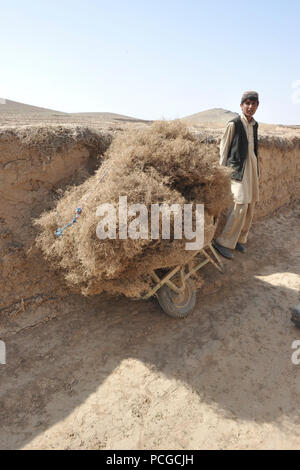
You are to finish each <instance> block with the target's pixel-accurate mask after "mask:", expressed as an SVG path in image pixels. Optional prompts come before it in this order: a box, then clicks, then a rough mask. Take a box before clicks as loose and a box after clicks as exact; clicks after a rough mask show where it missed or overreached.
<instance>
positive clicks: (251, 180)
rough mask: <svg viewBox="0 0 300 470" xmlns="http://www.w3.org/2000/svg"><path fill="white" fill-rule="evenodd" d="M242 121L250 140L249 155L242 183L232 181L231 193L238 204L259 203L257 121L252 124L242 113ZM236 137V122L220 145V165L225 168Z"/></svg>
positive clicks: (227, 131) (229, 124)
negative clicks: (255, 138) (255, 146)
mask: <svg viewBox="0 0 300 470" xmlns="http://www.w3.org/2000/svg"><path fill="white" fill-rule="evenodd" d="M241 120H242V123H243V125H244V129H245V131H246V135H247V138H248V155H247V158H246V164H245V171H244V176H243V179H242V181H235V180H232V181H231V191H232V194H233V199H234V202H235V203H236V204H250V202H257V201H259V181H258V174H257V158H256V155H255V152H254V136H253V126H254V125H255V122H256V121H255V120H254V119H253V118H252V120H251V121H250V122H248V119H247V118H246V116H245V115H244V114H243V113H242V114H241ZM233 136H234V122H229V123H228V124H227V128H226V131H225V133H224V135H223V138H222V140H221V145H220V165H223V166H225V165H226V161H227V157H228V152H229V149H230V145H231V142H232V139H233Z"/></svg>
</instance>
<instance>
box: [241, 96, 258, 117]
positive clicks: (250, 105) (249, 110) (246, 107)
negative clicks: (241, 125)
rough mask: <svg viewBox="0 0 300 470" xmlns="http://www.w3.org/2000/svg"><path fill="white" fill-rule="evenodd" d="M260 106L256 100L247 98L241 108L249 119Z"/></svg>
mask: <svg viewBox="0 0 300 470" xmlns="http://www.w3.org/2000/svg"><path fill="white" fill-rule="evenodd" d="M257 108H258V102H257V101H255V100H246V101H244V103H243V104H241V110H242V111H243V113H244V114H245V116H246V118H247V119H251V118H252V117H253V116H254V114H255V113H256V111H257Z"/></svg>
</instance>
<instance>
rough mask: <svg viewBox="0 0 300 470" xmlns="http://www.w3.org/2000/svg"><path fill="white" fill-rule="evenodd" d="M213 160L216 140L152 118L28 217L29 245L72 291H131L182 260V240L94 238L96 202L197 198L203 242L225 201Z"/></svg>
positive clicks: (224, 184)
mask: <svg viewBox="0 0 300 470" xmlns="http://www.w3.org/2000/svg"><path fill="white" fill-rule="evenodd" d="M218 160H219V156H218V149H217V146H216V145H209V144H208V145H207V144H203V143H200V142H199V140H198V139H197V137H196V136H194V135H193V134H192V133H191V132H190V131H189V130H188V128H187V127H186V126H185V125H184V124H183V123H182V122H180V121H173V122H170V123H169V122H165V121H162V122H156V123H154V124H153V125H152V126H151V127H149V128H146V129H143V130H136V129H135V130H130V131H128V132H126V133H124V134H121V135H118V136H117V137H116V138H115V139H114V140H113V142H112V144H111V146H110V148H109V149H108V151H107V152H106V154H105V156H104V160H103V162H102V165H101V167H100V168H99V169H98V171H97V172H96V174H95V175H94V176H92V177H90V178H89V179H87V180H86V181H85V182H84V183H83V184H82V185H80V186H77V187H73V188H71V189H70V190H68V191H67V192H66V193H65V194H64V196H63V197H62V198H61V199H60V200H59V202H58V203H57V207H56V208H55V209H54V210H53V211H51V212H48V213H45V214H43V215H42V216H41V217H40V218H39V219H38V220H37V221H36V224H37V225H38V226H39V229H40V233H39V235H38V237H37V244H38V246H39V247H40V248H41V249H42V251H43V253H44V255H45V256H46V258H47V259H48V260H49V262H50V263H51V265H52V266H53V267H54V268H56V269H57V268H59V269H61V270H62V272H63V273H64V277H65V279H66V281H67V283H68V285H69V286H70V287H71V288H72V290H73V291H75V292H81V293H83V294H84V295H90V294H98V293H100V292H102V291H106V292H109V293H111V294H120V293H122V294H125V295H126V296H128V297H138V296H140V295H141V294H142V293H144V292H145V291H147V290H148V288H149V287H150V285H151V277H150V275H149V273H150V272H151V271H152V270H153V269H158V268H164V267H171V266H174V265H176V264H179V263H181V262H182V261H183V259H186V257H187V255H189V254H190V252H186V251H185V243H186V240H184V239H183V240H174V239H171V240H163V239H161V238H160V239H159V240H151V239H150V237H149V239H148V240H143V239H138V240H132V239H130V238H128V239H127V240H119V239H118V238H117V239H114V240H111V239H106V240H100V239H99V238H98V237H97V235H96V227H97V224H98V223H99V217H96V210H97V207H98V206H99V205H101V204H104V203H110V204H114V205H115V207H116V208H117V206H118V203H119V196H127V198H128V204H134V203H143V204H145V205H146V206H147V208H150V205H151V204H154V203H159V204H160V203H167V204H170V205H171V204H185V203H190V202H194V203H198V204H200V203H203V204H204V205H205V239H206V241H207V242H208V241H210V240H211V238H212V237H213V233H214V230H215V227H214V225H213V219H214V217H217V216H218V215H219V213H220V211H221V210H222V209H224V208H225V207H227V206H228V205H229V204H230V203H231V191H230V170H228V169H227V168H224V167H220V166H219V165H218ZM108 167H109V171H108V173H107V174H106V176H105V177H104V179H103V180H102V181H101V183H100V184H99V185H98V186H96V185H97V181H98V180H99V178H100V177H101V175H102V174H103V172H104V170H105V169H106V168H108ZM95 187H96V190H95V191H94V192H93V193H92V192H91V191H93V189H94V188H95ZM88 194H91V195H90V198H89V200H88V203H87V205H86V206H84V210H83V212H82V215H81V217H80V218H79V219H78V222H77V223H76V224H74V225H73V226H72V227H71V228H69V229H68V230H65V232H64V233H63V236H62V237H57V236H56V235H55V232H56V230H57V228H58V226H62V225H64V224H66V223H68V222H70V221H71V220H72V219H73V216H74V214H75V211H76V208H77V207H80V205H81V202H82V201H83V200H84V199H85V198H86V196H87V195H88ZM149 212H150V210H149ZM58 214H59V216H58Z"/></svg>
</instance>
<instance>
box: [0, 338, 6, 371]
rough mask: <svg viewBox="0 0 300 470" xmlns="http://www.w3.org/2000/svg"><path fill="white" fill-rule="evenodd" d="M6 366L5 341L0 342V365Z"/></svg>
mask: <svg viewBox="0 0 300 470" xmlns="http://www.w3.org/2000/svg"><path fill="white" fill-rule="evenodd" d="M1 364H2V365H5V364H6V346H5V343H4V341H0V365H1Z"/></svg>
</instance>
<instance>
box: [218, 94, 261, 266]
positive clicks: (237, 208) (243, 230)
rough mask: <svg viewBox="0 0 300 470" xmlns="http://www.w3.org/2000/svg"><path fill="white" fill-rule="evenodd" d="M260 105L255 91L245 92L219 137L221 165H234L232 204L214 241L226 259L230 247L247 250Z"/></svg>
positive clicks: (256, 197)
mask: <svg viewBox="0 0 300 470" xmlns="http://www.w3.org/2000/svg"><path fill="white" fill-rule="evenodd" d="M258 105H259V96H258V93H257V92H256V91H246V92H245V93H244V94H243V96H242V99H241V111H242V112H241V114H240V115H239V116H238V117H236V118H234V119H233V120H232V121H230V122H229V123H228V124H227V128H226V131H225V133H224V136H223V138H222V140H221V146H220V165H225V166H229V167H231V168H233V173H232V176H231V178H232V181H231V191H232V193H233V200H234V205H233V207H231V208H230V209H229V212H228V215H227V220H226V224H225V227H224V229H223V232H222V233H221V235H220V236H219V237H218V238H217V240H214V241H213V245H214V247H215V248H216V249H217V250H218V252H219V253H220V254H221V255H222V256H224V257H225V258H228V259H232V258H233V253H232V250H235V249H236V250H238V251H240V252H241V253H245V252H246V251H247V249H246V247H245V244H246V242H247V238H248V234H249V230H250V227H251V223H252V219H253V214H254V206H255V203H256V202H257V201H258V200H259V181H258V177H259V171H258V152H257V148H258V137H257V129H258V124H257V122H256V121H255V120H254V119H253V116H254V114H255V113H256V111H257V108H258Z"/></svg>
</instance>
